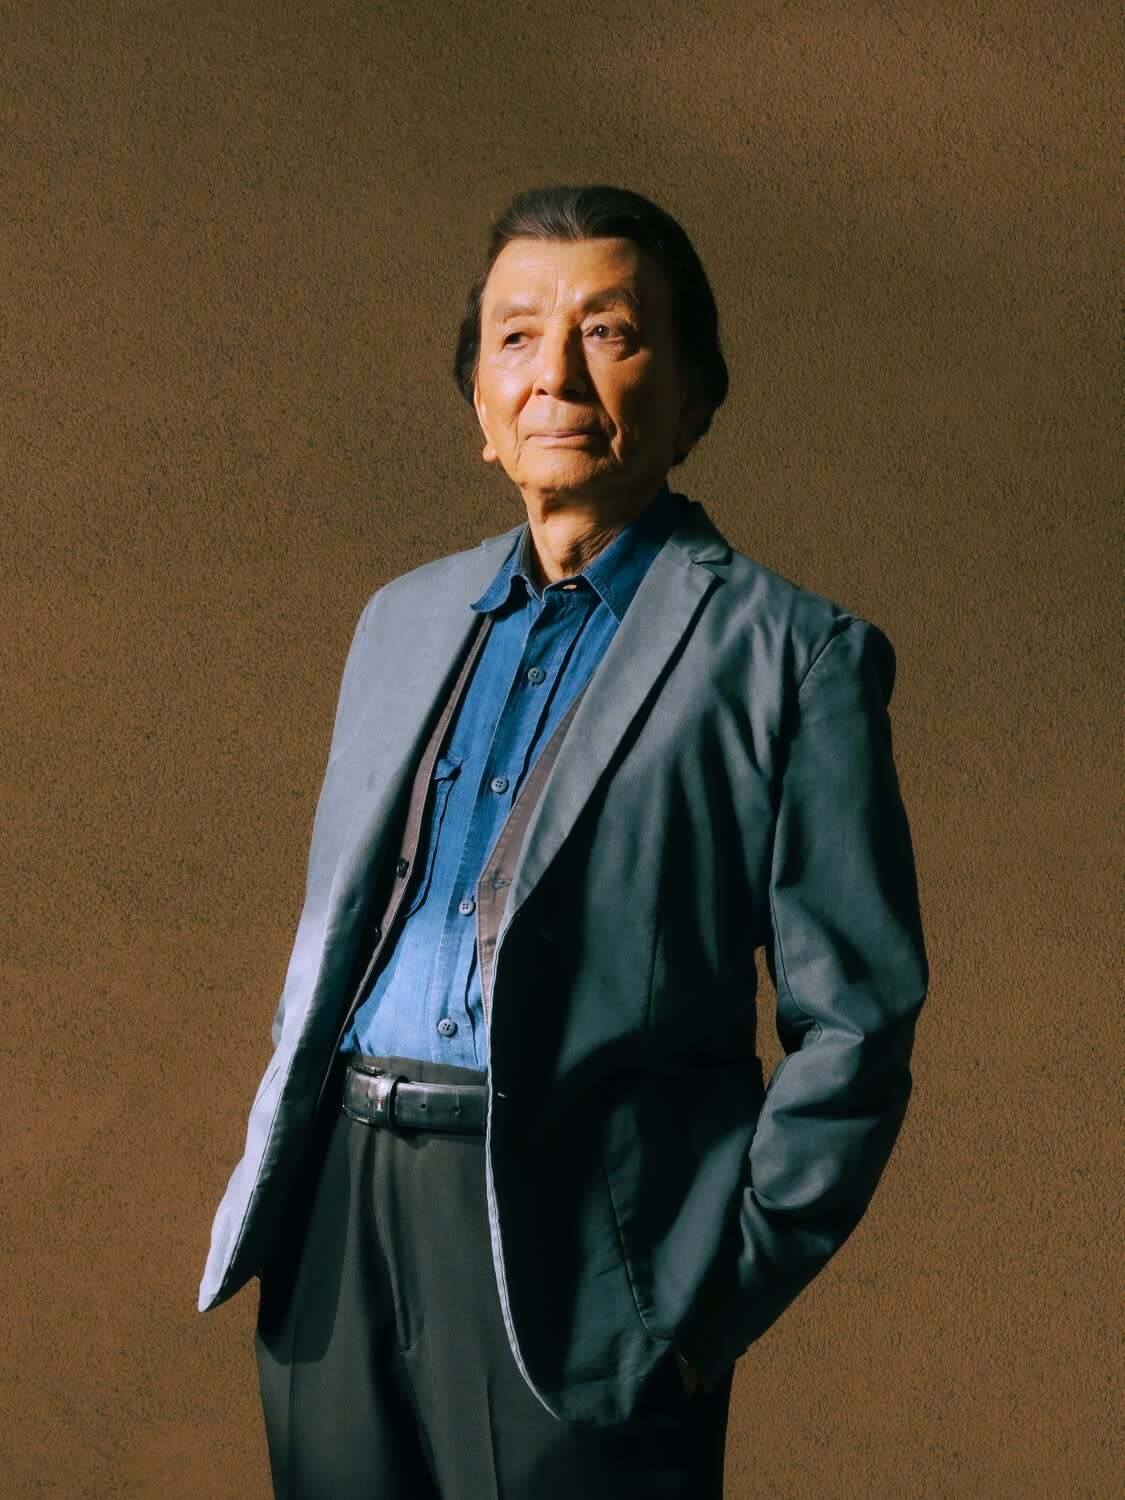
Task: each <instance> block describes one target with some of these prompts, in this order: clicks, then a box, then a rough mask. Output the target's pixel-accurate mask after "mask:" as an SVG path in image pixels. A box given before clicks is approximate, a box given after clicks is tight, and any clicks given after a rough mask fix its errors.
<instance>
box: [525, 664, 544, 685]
mask: <svg viewBox="0 0 1125 1500" xmlns="http://www.w3.org/2000/svg"><path fill="white" fill-rule="evenodd" d="M546 675H547V674H546V672H544V670H543V668H542V667H528V669H527V680H528V682H542V681H543V679H544V677H546Z"/></svg>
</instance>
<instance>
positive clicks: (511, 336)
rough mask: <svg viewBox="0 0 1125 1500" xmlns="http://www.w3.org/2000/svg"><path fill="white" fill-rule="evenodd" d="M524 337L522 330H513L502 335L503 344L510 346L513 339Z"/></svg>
mask: <svg viewBox="0 0 1125 1500" xmlns="http://www.w3.org/2000/svg"><path fill="white" fill-rule="evenodd" d="M526 337H527V334H526V333H525V332H524V330H523V329H522V328H514V329H513V330H512V332H511V333H506V334H505V335H504V339H503V342H504V343H505V344H510V343H511V342H512V340H513V339H525V338H526Z"/></svg>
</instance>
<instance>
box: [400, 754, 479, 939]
mask: <svg viewBox="0 0 1125 1500" xmlns="http://www.w3.org/2000/svg"><path fill="white" fill-rule="evenodd" d="M464 759H465V757H464V756H463V755H442V756H439V757H438V760H437V763H436V764H435V766H434V774H433V777H432V778H431V779H432V781H433V787H434V791H433V803H432V805H431V809H430V816H429V818H428V819H427V820H425V821H424V823H423V827H422V838H421V842H422V844H423V846H424V847H423V848H420V849H419V851H418V856H417V859H418V863H419V865H420V866H421V871H420V873H419V875H418V877H417V879H418V884H417V887H416V889H415V891H414V895H413V896H412V897H411V900H410V905H409V906H408V907H407V908H406V915H407V916H408V917H409V916H411V915H412V914H413V913H414V912H416V911H417V910H418V908H419V907H420V906H421V904H422V902H423V901H425V899H426V897H427V896H428V895H429V892H430V882H431V880H432V878H433V873H434V861H435V859H436V857H437V847H438V839H439V837H440V836H441V825H442V823H443V822H444V821H445V809H446V806H447V804H448V802H449V794H450V792H451V791H452V790H453V783H454V781H455V780H456V779H457V774H458V772H459V771H460V769H461V762H462V761H463V760H464Z"/></svg>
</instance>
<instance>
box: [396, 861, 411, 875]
mask: <svg viewBox="0 0 1125 1500" xmlns="http://www.w3.org/2000/svg"><path fill="white" fill-rule="evenodd" d="M409 868H410V861H409V860H408V859H400V860H399V862H398V864H397V865H395V874H396V875H405V874H406V872H407V870H409Z"/></svg>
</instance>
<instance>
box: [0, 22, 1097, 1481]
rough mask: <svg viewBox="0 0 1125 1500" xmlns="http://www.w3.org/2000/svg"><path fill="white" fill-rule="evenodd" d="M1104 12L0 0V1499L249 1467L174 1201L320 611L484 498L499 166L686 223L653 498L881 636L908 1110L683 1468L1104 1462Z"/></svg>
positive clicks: (235, 1306) (216, 1084) (358, 602)
mask: <svg viewBox="0 0 1125 1500" xmlns="http://www.w3.org/2000/svg"><path fill="white" fill-rule="evenodd" d="M1116 10H1117V7H1115V6H1113V5H1109V4H1104V5H1103V4H1099V5H1090V4H1081V3H1078V4H1074V3H1072V4H1069V5H1066V6H1063V5H1057V6H1055V5H1047V4H1039V5H1035V4H1028V5H1023V6H1020V5H1014V4H1011V3H1004V0H1001V3H981V4H961V3H956V0H952V3H951V0H945V3H941V4H936V3H935V4H911V5H901V6H897V5H889V4H876V3H865V0H857V3H853V4H842V3H841V4H801V3H796V4H786V3H782V0H769V3H747V4H738V5H735V4H729V3H728V4H717V3H709V0H698V3H693V4H691V5H690V6H689V5H659V4H657V5H653V4H651V3H644V4H642V3H614V0H600V3H594V0H572V3H570V4H569V5H568V6H566V7H565V8H564V7H549V8H546V9H543V8H532V7H528V6H525V5H522V4H514V3H510V0H492V3H491V4H489V5H488V6H480V5H469V4H465V3H463V0H445V3H442V4H440V5H438V4H436V3H424V4H417V3H415V4H410V5H408V4H405V3H403V4H397V5H396V4H374V3H363V4H360V3H339V4H333V3H328V0H324V3H321V4H305V5H294V4H290V3H279V0H270V3H268V4H266V3H261V0H259V3H256V4H252V3H235V0H231V3H217V0H193V3H192V4H189V5H187V6H178V5H171V4H166V3H134V4H126V3H120V0H83V3H81V4H78V3H69V4H68V3H57V4H48V3H45V0H41V3H27V4H3V5H0V90H2V98H3V105H2V110H3V137H4V145H3V160H2V163H0V173H2V177H0V186H2V204H0V207H2V212H0V236H2V246H0V252H2V258H3V278H2V298H3V302H2V312H3V353H2V367H3V390H4V397H3V402H2V404H0V429H2V455H3V457H2V462H3V478H2V486H3V488H2V493H3V509H2V515H0V525H2V528H3V531H2V548H3V570H2V572H3V577H2V589H3V593H2V600H3V603H2V623H3V651H2V653H0V659H2V664H3V684H2V696H0V703H2V711H3V720H4V725H3V735H2V739H0V754H2V756H3V789H4V799H5V827H6V833H5V837H4V839H3V840H2V842H0V880H2V898H3V899H2V909H3V916H4V929H3V943H2V952H0V964H2V990H0V995H2V1006H3V1011H2V1014H3V1026H4V1054H3V1055H4V1060H5V1063H4V1074H3V1086H2V1088H0V1181H2V1185H3V1206H2V1213H3V1220H2V1222H3V1231H2V1234H0V1247H2V1248H0V1255H2V1258H3V1270H4V1282H3V1285H4V1296H3V1298H2V1299H0V1348H2V1350H3V1370H2V1381H3V1416H2V1430H0V1494H2V1495H4V1496H12V1497H25V1496H67V1497H70V1496H74V1497H78V1496H99V1497H101V1496H176V1497H190V1496H200V1497H207V1500H223V1497H237V1500H253V1497H265V1496H266V1495H267V1494H268V1493H269V1481H268V1472H267V1463H266V1455H265V1442H264V1437H263V1434H262V1429H261V1419H260V1415H259V1409H258V1401H257V1388H256V1375H255V1371H254V1366H253V1355H252V1348H251V1330H252V1324H253V1319H254V1314H255V1310H256V1291H255V1289H254V1288H253V1286H251V1287H250V1288H248V1289H247V1290H246V1291H245V1292H243V1293H242V1294H240V1295H239V1297H237V1298H236V1299H235V1300H234V1301H232V1302H230V1303H228V1304H226V1305H225V1306H224V1307H223V1308H221V1309H219V1310H216V1311H215V1312H213V1313H211V1314H209V1315H207V1316H206V1317H203V1316H200V1315H199V1314H197V1313H196V1311H195V1294H196V1286H197V1282H198V1278H199V1274H200V1271H201V1268H202V1263H203V1259H204V1255H205V1251H206V1247H207V1239H208V1232H209V1226H210V1220H211V1215H212V1213H213V1211H214V1208H215V1206H216V1203H217V1201H218V1198H219V1196H220V1194H221V1192H222V1189H223V1186H224V1184H225V1182H226V1178H227V1174H228V1173H229V1171H230V1170H231V1168H232V1167H233V1165H234V1162H235V1161H236V1159H237V1157H238V1155H239V1153H240V1150H241V1145H242V1138H243V1129H244V1122H245V1115H246V1111H247V1109H248V1107H249V1103H250V1099H251V1097H252V1094H253V1092H254V1088H255V1086H256V1083H257V1081H258V1078H259V1076H260V1073H261V1070H262V1067H263V1065H264V1063H265V1061H266V1058H267V1056H268V1054H269V1050H270V1044H269V1022H270V1019H271V1017H272V1015H273V1010H274V1006H275V1004H276V1000H277V996H278V994H279V993H280V988H281V984H282V980H283V977H284V972H285V967H286V964H287V961H288V956H289V949H290V945H291V942H292V937H293V932H294V929H295V925H296V920H297V916H298V914H299V911H300V903H301V898H302V894H303V884H304V860H305V855H306V851H307V843H308V836H309V831H310V825H311V819H312V812H313V807H314V804H315V799H316V794H317V791H318V790H319V785H320V779H321V776H322V774H323V769H324V761H325V757H326V752H327V745H328V736H329V730H330V725H331V715H332V709H333V706H334V702H335V697H336V691H337V686H338V681H339V673H340V669H341V666H342V663H343V658H344V654H345V651H346V648H347V644H348V640H349V638H350V633H351V629H352V626H353V624H354V622H355V620H356V618H357V616H358V613H359V610H360V608H361V606H362V604H363V602H364V601H365V600H366V599H367V597H368V596H369V594H370V593H371V592H372V590H373V589H374V588H375V587H376V586H377V585H379V584H380V583H382V582H384V581H386V580H387V579H389V578H390V577H392V576H394V575H396V574H399V573H401V572H404V571H406V570H407V569H408V568H411V567H413V566H415V565H417V564H419V563H421V562H423V561H425V560H427V559H429V558H431V557H435V556H438V555H440V554H442V553H446V552H451V551H454V550H457V549H459V548H463V547H469V546H474V545H475V544H476V543H477V542H478V541H479V540H480V538H481V537H483V536H486V535H489V534H491V533H494V532H496V531H499V530H502V529H504V528H505V527H507V526H509V525H511V524H513V523H514V522H515V521H517V520H519V519H521V517H522V514H523V512H522V504H521V501H520V498H519V495H518V493H517V492H516V490H515V489H514V488H513V487H511V486H510V484H509V483H508V481H507V480H506V479H505V478H504V476H503V475H502V474H498V473H496V472H495V471H494V470H493V469H491V468H488V467H486V466H485V465H484V464H483V463H482V462H481V458H480V446H481V440H480V438H479V437H478V435H477V429H476V426H475V422H474V420H473V417H472V413H471V412H470V411H469V409H468V408H467V407H465V406H464V404H463V403H462V402H461V400H460V398H459V397H458V395H457V393H456V391H455V390H454V387H453V384H452V381H451V380H450V378H449V375H448V364H449V359H450V355H451V350H452V341H453V336H454V332H455V329H456V324H457V321H458V318H459V316H460V310H461V305H462V300H463V295H464V292H465V289H466V287H467V285H468V281H469V279H470V276H471V273H472V271H473V269H474V268H475V265H476V262H477V258H478V255H479V253H480V251H481V248H482V244H483V232H484V229H485V226H486V224H487V223H488V221H489V220H490V219H491V217H492V216H493V215H494V214H495V213H496V212H497V211H499V209H500V208H502V207H503V206H504V204H505V203H506V202H507V201H508V199H509V198H510V196H511V195H512V194H513V193H514V192H515V191H517V190H519V189H521V188H523V187H527V186H530V185H534V184H542V183H546V182H552V181H555V182H559V181H562V182H567V181H607V182H611V183H617V184H620V185H626V186H631V187H634V188H636V189H638V190H639V191H641V192H644V193H646V194H648V195H650V196H652V197H654V198H656V199H657V201H659V202H661V203H662V204H664V205H665V206H666V207H667V208H669V209H670V210H671V211H672V212H673V213H675V214H676V215H677V216H678V217H679V218H680V219H681V220H682V222H683V223H684V225H685V226H686V227H687V229H688V232H689V233H690V234H691V235H692V237H693V239H694V240H695V243H696V244H697V246H698V248H699V251H700V253H701V255H702V258H703V260H704V263H705V265H706V267H707V269H708V272H709V274H710V276H711V277H712V280H713V284H714V287H715V291H716V295H717V298H718V301H719V305H720V310H721V315H722V330H723V337H724V342H725V347H726V351H727V354H728V358H729V362H730V366H731V371H732V391H731V396H730V399H729V401H728V402H727V404H726V406H725V407H724V408H723V409H722V410H721V411H720V412H719V414H718V416H717V417H716V420H715V424H714V428H713V430H712V432H711V433H710V434H709V435H708V436H707V437H706V438H705V439H704V441H703V442H702V444H701V446H700V448H699V449H698V451H697V452H696V453H695V454H693V455H692V456H691V458H690V459H689V461H688V462H687V464H685V465H684V466H683V467H682V468H681V469H679V470H677V471H675V475H674V481H675V484H676V487H678V488H681V489H683V490H685V491H686V492H687V493H688V494H689V495H691V496H692V498H694V499H698V500H702V501H703V502H704V504H705V505H706V506H707V508H708V510H709V511H710V513H711V514H712V515H713V517H714V518H715V520H716V521H717V523H718V524H719V525H720V527H721V528H722V529H723V530H725V531H726V532H727V534H728V535H729V536H730V538H731V539H732V541H733V542H734V543H735V545H737V546H739V547H741V548H742V549H743V550H744V551H747V552H749V553H751V554H752V555H753V556H755V557H757V558H758V559H760V560H761V561H762V562H764V563H766V564H768V565H769V566H771V567H774V568H776V569H778V570H779V571H781V572H782V573H785V574H786V575H788V576H789V577H792V578H794V579H796V580H797V581H799V582H801V583H803V584H806V585H808V586H809V587H812V588H815V589H817V590H818V591H820V592H822V593H826V594H829V595H831V596H832V597H834V598H836V599H838V600H840V601H841V602H843V603H845V604H847V605H848V606H850V607H851V608H854V609H856V610H858V611H859V612H860V613H862V614H864V615H866V616H867V617H868V618H869V619H872V620H874V621H875V622H876V623H878V624H879V625H880V626H881V627H882V628H883V629H884V630H885V631H886V632H887V634H888V635H889V636H890V638H891V640H892V641H893V642H894V644H895V646H896V648H897V651H898V658H899V674H898V682H897V687H896V691H895V696H894V699H893V703H892V716H893V722H894V729H895V737H896V738H895V744H896V753H897V757H898V764H899V770H900V777H901V781H902V785H903V790H904V795H905V798H906V802H907V806H908V809H909V812H910V816H911V821H912V827H913V832H914V837H915V842H916V850H917V858H918V867H919V876H920V882H921V890H922V899H923V910H924V918H925V923H926V931H927V937H928V944H929V951H930V959H931V965H932V972H933V983H932V989H931V994H930V999H929V1001H928V1005H927V1008H926V1010H925V1011H924V1013H923V1018H922V1021H921V1024H920V1028H919V1033H918V1043H917V1050H916V1067H915V1092H914V1097H913V1100H912V1102H911V1106H910V1112H909V1114H908V1117H907V1122H906V1126H905V1128H904V1131H903V1135H902V1137H901V1140H900V1143H899V1146H898V1149H897V1151H896V1154H895V1156H894V1158H893V1159H892V1162H891V1165H890V1167H889V1168H888V1171H887V1174H886V1176H885V1178H884V1180H883V1183H882V1184H881V1186H880V1188H879V1190H878V1192H877V1194H876V1197H875V1200H874V1202H873V1204H872V1207H871V1209H870V1211H869V1213H868V1215H867V1217H866V1219H865V1220H864V1221H863V1223H862V1224H861V1226H860V1227H859V1229H858V1230H857V1231H856V1232H855V1234H854V1235H853V1236H852V1238H851V1239H850V1240H849V1241H848V1242H847V1244H846V1245H845V1246H844V1248H843V1249H842V1250H841V1251H840V1253H839V1254H838V1255H837V1257H836V1258H835V1259H834V1260H833V1261H832V1262H831V1263H830V1265H829V1266H828V1268H827V1269H826V1270H825V1271H824V1272H823V1274H822V1275H821V1276H820V1277H819V1278H818V1279H817V1280H816V1281H815V1282H814V1283H813V1285H812V1286H811V1287H810V1288H809V1289H808V1290H807V1291H806V1292H805V1293H804V1294H803V1295H802V1297H801V1298H800V1299H799V1300H798V1301H797V1302H796V1303H795V1304H794V1305H793V1306H792V1307H791V1308H790V1309H789V1310H788V1311H787V1312H786V1314H785V1315H784V1316H783V1317H782V1319H781V1320H780V1321H779V1322H778V1323H777V1324H776V1325H775V1326H774V1327H773V1329H771V1330H770V1332H769V1333H768V1334H767V1335H766V1336H765V1337H764V1338H763V1339H761V1340H760V1341H759V1342H758V1343H757V1344H755V1345H754V1346H753V1347H752V1348H751V1350H750V1351H749V1353H748V1354H747V1355H746V1356H745V1357H744V1359H743V1360H742V1361H741V1363H740V1365H739V1367H738V1372H737V1377H736V1383H735V1388H734V1397H733V1405H732V1413H731V1423H730V1435H729V1442H728V1459H727V1472H728V1485H727V1492H728V1495H729V1496H730V1497H731V1500H750V1497H757V1496H792V1497H810V1496H811V1497H818V1500H835V1497H854V1496H861V1497H898V1496H925V1497H930V1496H934V1497H950V1496H953V1497H960V1496H969V1497H978V1496H985V1497H991V1496H1020V1497H1028V1496H1048V1495H1050V1496H1066V1497H1071V1496H1109V1495H1111V1494H1113V1495H1116V1494H1119V1493H1120V1488H1119V1485H1120V1469H1121V1458H1122V1455H1121V1447H1120V1442H1119V1437H1120V1416H1119V1413H1120V1405H1119V1402H1118V1399H1116V1398H1117V1397H1119V1387H1118V1386H1117V1385H1116V1383H1115V1375H1114V1362H1113V1358H1112V1356H1113V1354H1114V1353H1115V1352H1116V1351H1117V1349H1118V1348H1119V1340H1118V1338H1117V1336H1116V1333H1114V1332H1113V1330H1112V1323H1113V1319H1114V1316H1115V1310H1116V1307H1117V1302H1116V1298H1115V1296H1114V1291H1115V1276H1114V1267H1113V1255H1112V1250H1113V1245H1114V1242H1115V1236H1116V1235H1117V1234H1119V1232H1120V1219H1119V1216H1118V1215H1117V1214H1116V1212H1115V1196H1116V1189H1117V1182H1116V1179H1115V1176H1114V1174H1113V1173H1112V1171H1111V1156H1112V1142H1113V1140H1114V1136H1115V1125H1116V1122H1117V1120H1118V1118H1119V1116H1118V1111H1117V1108H1116V1105H1117V1099H1116V1096H1115V1091H1114V1089H1113V1080H1114V1077H1115V1074H1116V1073H1117V1070H1118V1067H1119V1064H1120V1052H1119V1049H1118V1046H1117V1042H1118V1036H1119V1032H1120V1024H1119V1017H1118V1009H1117V1002H1118V996H1119V989H1118V972H1119V968H1118V958H1119V950H1118V949H1117V946H1116V942H1115V937H1116V926H1115V923H1114V920H1113V919H1114V916H1115V915H1116V906H1117V901H1116V896H1117V892H1118V889H1119V875H1118V877H1117V879H1115V878H1114V877H1115V874H1116V873H1117V869H1118V861H1117V859H1116V855H1117V853H1118V850H1119V847H1120V833H1121V817H1120V813H1121V804H1120V800H1119V795H1118V791H1119V786H1120V761H1119V758H1118V750H1117V741H1118V732H1119V728H1120V726H1119V722H1118V721H1117V716H1116V714H1115V712H1114V710H1115V707H1116V702H1117V699H1118V693H1117V687H1118V663H1119V661H1120V654H1121V630H1120V622H1121V596H1120V588H1119V584H1120V556H1121V529H1120V510H1119V508H1118V507H1117V505H1116V503H1115V502H1116V500H1117V498H1118V491H1119V480H1120V472H1119V461H1120V450H1119V448H1118V447H1117V445H1116V439H1115V437H1114V435H1113V428H1112V425H1111V423H1112V417H1113V415H1114V413H1115V410H1116V406H1117V396H1116V394H1115V391H1116V390H1117V389H1119V382H1120V368H1119V365H1118V363H1117V350H1118V347H1119V337H1120V320H1119V317H1118V308H1119V305H1120V300H1119V292H1120V282H1119V280H1118V279H1117V275H1116V272H1115V269H1114V266H1115V259H1116V258H1117V252H1118V251H1119V249H1120V240H1121V229H1122V223H1121V212H1120V205H1121V198H1120V194H1119V191H1118V189H1119V186H1120V182H1119V174H1118V173H1117V172H1116V171H1115V168H1116V167H1117V165H1118V157H1117V147H1118V144H1119V137H1120V124H1121V109H1120V104H1121V93H1120V85H1121V82H1122V73H1123V70H1122V67H1121V47H1120V42H1121V36H1120V31H1119V29H1118V26H1117V24H1116V22H1115V13H1116ZM1115 731H1116V732H1115ZM771 1026H772V1017H771V1016H770V1013H769V1005H768V1004H767V1005H766V1015H765V1018H764V1022H763V1036H762V1048H763V1051H764V1055H765V1058H766V1063H767V1069H768V1068H769V1067H772V1065H773V1063H774V1062H775V1061H776V1058H777V1055H778V1048H777V1042H776V1038H775V1037H774V1036H773V1033H772V1029H771ZM450 1270H451V1274H456V1261H455V1255H454V1253H453V1252H452V1251H451V1266H450Z"/></svg>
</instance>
